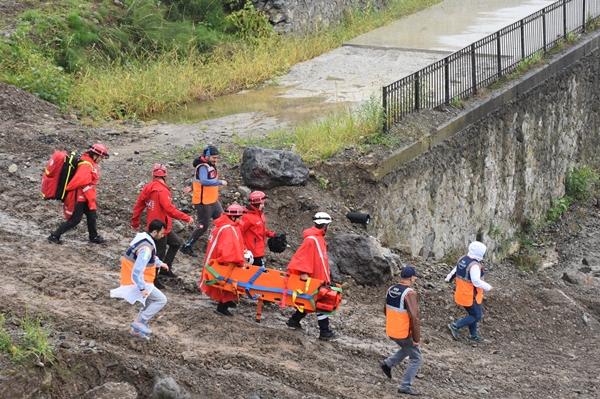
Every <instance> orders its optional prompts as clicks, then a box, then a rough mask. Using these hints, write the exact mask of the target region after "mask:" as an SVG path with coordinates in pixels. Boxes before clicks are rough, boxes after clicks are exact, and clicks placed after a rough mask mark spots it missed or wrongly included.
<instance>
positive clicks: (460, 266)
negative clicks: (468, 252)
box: [454, 256, 485, 306]
mask: <svg viewBox="0 0 600 399" xmlns="http://www.w3.org/2000/svg"><path fill="white" fill-rule="evenodd" d="M475 265H477V266H479V268H480V269H481V280H483V276H484V274H485V273H484V271H483V268H482V267H481V265H480V264H479V261H477V259H473V258H469V257H468V256H463V257H462V258H460V259H459V261H458V263H457V264H456V289H455V291H454V301H455V302H456V303H457V304H459V305H461V306H472V305H473V300H475V301H476V303H477V304H481V301H482V300H483V290H482V289H481V288H477V287H475V286H474V285H473V283H472V282H471V268H472V267H473V266H475Z"/></svg>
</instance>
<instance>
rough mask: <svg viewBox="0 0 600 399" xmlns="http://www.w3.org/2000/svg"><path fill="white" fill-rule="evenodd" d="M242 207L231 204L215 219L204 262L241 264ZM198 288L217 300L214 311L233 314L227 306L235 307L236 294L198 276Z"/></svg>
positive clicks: (243, 261) (242, 251)
mask: <svg viewBox="0 0 600 399" xmlns="http://www.w3.org/2000/svg"><path fill="white" fill-rule="evenodd" d="M244 212H245V211H244V208H243V207H242V206H241V205H238V204H232V205H230V206H229V207H227V209H226V210H225V211H224V212H223V214H221V216H219V218H218V219H217V220H215V228H214V229H213V230H212V231H211V232H210V236H209V237H208V245H207V248H206V256H205V258H204V264H205V265H206V264H208V263H209V262H210V261H211V260H213V259H216V261H217V262H219V263H221V264H227V263H233V264H234V265H235V266H243V265H244V263H245V258H244V241H243V239H242V232H241V231H240V227H239V226H240V220H241V219H242V215H243V214H244ZM200 289H201V290H202V292H204V293H205V294H206V295H208V296H209V297H211V298H212V299H213V300H215V301H217V302H218V303H219V304H218V305H217V310H216V313H217V314H219V315H221V316H233V314H232V313H231V312H230V311H229V308H235V307H236V306H237V305H236V302H235V301H236V300H237V295H236V294H234V293H233V292H228V291H223V290H221V289H219V288H215V287H212V286H210V285H207V284H205V283H204V281H203V280H202V276H200Z"/></svg>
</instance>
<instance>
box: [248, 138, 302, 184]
mask: <svg viewBox="0 0 600 399" xmlns="http://www.w3.org/2000/svg"><path fill="white" fill-rule="evenodd" d="M240 173H241V175H242V179H243V180H244V184H245V185H246V186H248V187H252V188H257V189H270V188H274V187H278V186H303V185H305V184H306V182H307V181H308V168H307V167H306V165H305V164H304V162H302V159H301V158H300V156H299V155H298V154H294V153H293V152H289V151H279V150H269V149H265V148H258V147H249V148H246V149H245V150H244V155H243V156H242V164H241V166H240Z"/></svg>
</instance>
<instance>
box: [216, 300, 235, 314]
mask: <svg viewBox="0 0 600 399" xmlns="http://www.w3.org/2000/svg"><path fill="white" fill-rule="evenodd" d="M228 303H229V302H225V303H219V304H218V305H217V310H216V313H217V314H218V315H220V316H233V313H231V312H230V311H229V310H227V308H228V307H229V306H227V304H228Z"/></svg>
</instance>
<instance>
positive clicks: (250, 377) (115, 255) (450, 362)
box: [0, 83, 600, 399]
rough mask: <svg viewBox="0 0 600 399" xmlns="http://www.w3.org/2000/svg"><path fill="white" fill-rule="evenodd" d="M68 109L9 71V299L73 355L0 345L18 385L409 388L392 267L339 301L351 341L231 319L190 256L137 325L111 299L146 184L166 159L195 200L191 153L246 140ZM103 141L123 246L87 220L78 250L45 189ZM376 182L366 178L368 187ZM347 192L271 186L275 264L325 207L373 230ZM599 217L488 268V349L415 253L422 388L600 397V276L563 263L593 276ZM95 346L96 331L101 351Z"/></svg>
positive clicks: (102, 197)
mask: <svg viewBox="0 0 600 399" xmlns="http://www.w3.org/2000/svg"><path fill="white" fill-rule="evenodd" d="M10 104H12V105H10ZM9 105H10V107H9ZM52 111H53V108H52V107H49V106H48V105H47V104H46V103H44V102H42V101H40V100H38V99H36V98H35V97H32V96H29V95H27V94H26V93H23V92H21V91H19V90H16V89H14V88H10V87H7V86H5V85H3V84H1V83H0V170H2V171H3V173H2V180H1V182H0V258H1V259H2V263H0V270H1V272H2V277H3V278H2V282H0V287H1V289H0V312H2V313H6V314H7V319H8V322H7V326H6V327H7V328H9V329H14V328H15V327H14V324H15V323H16V322H17V320H18V319H19V318H22V317H23V316H24V314H25V310H26V308H29V311H30V312H31V313H33V314H36V312H38V310H39V308H40V306H41V304H42V303H43V308H42V310H41V313H42V314H43V315H44V318H43V320H44V324H45V326H46V328H48V329H49V330H50V331H52V334H53V344H54V345H55V352H56V355H57V357H58V360H57V362H56V364H55V365H54V366H50V365H46V366H45V367H31V368H25V369H23V368H20V367H15V366H13V365H11V364H10V363H9V362H8V360H7V359H6V358H5V357H0V397H1V398H19V397H23V398H25V397H31V398H77V397H80V396H81V395H82V394H84V393H85V392H86V391H88V390H90V389H92V388H94V387H96V386H99V385H102V384H104V383H106V382H111V381H121V382H129V383H130V384H133V385H134V386H135V388H136V390H137V391H138V394H139V396H138V397H140V398H146V397H148V396H149V395H150V393H151V389H152V385H153V382H154V381H155V379H156V378H157V377H160V376H170V377H173V378H174V379H175V380H176V381H177V382H178V383H179V384H180V385H181V386H182V387H184V388H185V389H186V390H187V391H188V392H189V393H190V394H191V397H192V398H236V399H237V398H240V399H241V398H249V397H251V396H253V395H256V396H258V397H260V398H263V399H267V398H378V399H379V398H393V397H397V396H398V394H397V393H396V389H397V385H398V384H399V382H400V380H401V375H402V372H403V371H404V367H405V365H404V364H403V365H401V366H400V367H398V368H396V369H394V370H393V371H392V373H393V375H394V378H393V380H391V381H390V380H388V379H387V378H386V377H385V376H384V374H383V373H382V372H381V370H380V369H379V367H378V362H379V361H380V360H382V359H383V358H384V357H387V356H388V355H390V354H391V353H393V351H395V344H394V343H393V342H391V341H390V340H389V339H387V337H386V335H385V328H384V317H383V315H382V311H381V308H382V301H383V298H384V295H385V290H386V289H387V287H388V286H389V285H391V284H392V283H393V282H394V281H392V280H390V281H387V282H383V283H381V284H380V285H378V286H375V287H360V286H356V284H354V283H353V282H352V280H351V279H346V281H347V282H348V283H349V284H350V288H349V289H348V290H347V291H346V292H345V293H344V299H345V301H344V304H343V306H342V308H341V310H340V312H339V314H338V315H336V316H334V317H332V325H333V328H334V329H336V330H337V331H339V332H340V333H341V338H340V339H338V340H337V341H334V342H321V341H319V340H317V336H318V331H317V323H316V318H315V317H307V319H306V326H307V328H306V329H305V331H291V330H288V329H286V328H285V326H284V322H285V320H286V319H287V318H288V317H289V316H290V315H291V313H293V309H289V308H287V309H283V310H282V309H280V308H279V307H278V306H275V305H268V306H266V308H265V309H264V311H263V322H262V323H260V324H257V323H255V322H254V321H253V316H254V304H253V303H252V302H251V301H249V300H242V303H241V306H239V307H238V309H235V310H234V311H235V317H233V318H223V317H219V316H217V315H216V314H215V313H213V309H214V307H215V304H214V303H213V302H212V301H211V300H210V299H209V298H207V297H206V296H204V295H202V294H201V293H200V292H199V291H198V290H197V288H196V282H197V280H198V278H199V275H200V271H201V265H200V261H199V260H198V259H194V258H189V257H186V256H185V255H182V254H179V255H178V256H177V261H176V262H177V263H176V264H175V269H176V272H177V273H178V274H179V276H180V278H179V279H177V280H168V281H165V284H166V285H167V289H166V290H165V291H164V292H165V294H166V295H167V297H168V300H169V303H168V304H167V306H166V307H165V308H164V309H163V311H161V312H160V313H159V315H158V317H157V318H156V319H155V320H152V321H151V323H150V326H151V328H153V329H154V331H155V334H154V336H153V338H152V339H151V340H150V341H143V340H135V339H133V338H131V337H130V336H129V334H128V328H127V326H128V324H129V323H130V321H131V320H132V318H133V316H134V314H135V313H136V312H137V307H133V306H130V305H129V304H127V303H126V302H125V301H123V300H117V299H111V298H109V290H110V289H111V288H115V287H117V286H118V284H119V262H120V261H119V259H120V256H121V254H122V252H123V251H124V249H125V248H126V246H127V244H128V242H129V241H130V239H131V238H132V236H133V232H132V231H131V230H130V228H129V222H130V217H131V210H132V207H133V203H134V201H135V199H136V197H137V193H138V192H139V189H140V188H141V186H142V185H143V184H144V183H145V182H147V181H148V179H149V178H150V173H149V171H150V169H151V165H152V164H153V163H154V162H156V161H162V162H171V163H172V164H171V165H170V168H169V177H170V180H169V182H170V184H171V185H172V187H173V189H174V195H173V196H174V198H175V201H176V202H177V203H178V204H179V205H180V206H181V207H182V208H183V209H187V210H188V211H189V210H190V206H189V203H187V200H189V197H187V198H186V197H184V196H183V195H182V194H181V189H182V188H183V187H184V185H185V184H186V183H187V182H188V179H189V176H190V175H191V170H192V169H191V165H190V159H187V158H185V157H183V156H182V152H183V149H184V148H185V146H186V145H187V146H188V147H187V148H188V149H189V148H191V146H193V145H194V144H195V143H198V144H200V145H204V144H205V143H206V142H209V141H211V142H215V143H218V144H219V145H220V146H222V147H223V148H227V147H228V146H229V144H227V142H226V140H225V139H223V137H221V136H219V135H218V131H216V132H215V133H213V134H212V135H206V134H205V133H203V132H200V131H199V132H198V133H197V134H196V135H193V136H191V137H190V136H189V135H188V136H180V137H178V136H177V135H176V134H168V135H167V134H161V133H154V134H153V133H152V131H153V130H152V129H145V130H144V132H143V133H141V134H140V133H139V132H140V131H141V129H136V128H135V127H130V126H125V127H124V128H122V129H118V130H112V129H87V128H83V127H80V126H77V125H75V124H72V123H70V122H66V121H64V120H62V119H60V118H56V119H52V116H53V115H52ZM44 115H47V116H44ZM155 130H156V131H160V129H159V128H157V129H155ZM149 132H150V133H149ZM96 141H101V142H103V143H105V144H106V145H107V146H108V147H109V150H110V152H111V153H112V154H113V156H111V158H110V159H109V160H107V161H105V162H103V163H102V164H101V167H102V175H101V181H100V185H99V211H98V212H99V223H98V224H99V230H100V232H101V234H102V235H103V236H104V237H105V238H107V239H108V243H107V245H100V246H98V245H93V244H90V243H88V242H87V232H86V230H85V223H82V224H81V225H80V226H79V227H78V228H77V230H76V231H73V232H69V233H67V234H66V235H65V236H63V239H64V242H65V244H64V245H62V246H57V245H54V244H50V243H48V242H47V241H46V237H47V236H48V234H49V232H50V231H51V230H52V229H54V228H56V226H58V224H59V223H60V222H61V221H62V220H63V219H62V213H61V209H60V204H59V203H56V202H44V201H42V200H41V198H40V195H39V190H38V188H39V185H40V175H41V172H42V170H43V167H44V165H45V162H46V160H47V158H48V156H49V155H50V154H51V152H52V151H53V150H54V149H56V148H68V149H71V148H75V149H79V150H84V149H86V148H87V146H89V145H90V144H91V143H93V142H96ZM134 151H138V152H139V154H135V153H134ZM114 153H118V155H114ZM223 161H224V162H223V163H222V164H221V173H222V175H223V177H224V178H225V179H226V180H228V181H229V182H230V187H228V189H227V190H224V192H223V193H222V196H223V202H224V203H225V204H229V203H231V201H232V200H233V199H234V198H235V183H236V182H238V183H239V180H240V179H239V172H238V167H237V165H235V164H228V163H227V160H226V159H223ZM11 165H16V168H17V169H16V171H14V172H9V168H11ZM10 170H14V167H13V168H11V169H10ZM325 170H327V168H326V167H323V168H322V169H319V168H317V173H319V174H323V175H324V176H326V175H325ZM344 172H345V173H355V171H354V170H350V169H348V170H347V171H344ZM326 177H327V176H326ZM366 189H367V187H361V186H357V187H356V190H357V192H360V191H364V190H366ZM335 193H336V191H335V190H331V189H330V190H323V189H322V188H320V186H319V184H318V183H317V182H316V181H314V180H311V181H310V182H309V184H308V185H307V186H306V187H282V188H278V189H275V190H271V191H270V192H269V193H268V194H269V195H270V197H271V198H272V199H271V200H270V201H269V202H268V203H267V212H266V213H267V220H268V225H269V228H271V229H272V230H276V231H283V232H285V233H287V234H288V236H289V237H290V244H291V246H292V247H291V248H290V250H289V251H286V252H285V253H283V254H281V255H275V254H269V255H268V256H267V261H268V265H269V266H271V267H277V268H284V267H285V265H286V264H287V261H288V260H289V257H290V256H291V255H292V254H293V250H295V249H296V248H297V247H298V245H299V244H300V240H301V232H302V230H303V229H304V228H307V227H309V225H310V216H311V215H312V214H313V213H314V212H315V209H321V210H326V211H328V212H330V213H332V214H333V216H334V218H335V220H336V223H335V225H334V229H333V231H331V232H330V234H331V235H335V234H340V233H345V232H350V231H354V232H357V233H359V234H364V233H365V232H364V230H361V229H357V228H354V227H353V226H352V225H350V224H349V223H348V222H347V221H346V220H345V218H344V214H345V212H346V211H347V208H346V207H345V205H344V204H345V201H346V200H347V199H345V198H342V197H338V196H336V195H335ZM598 217H599V213H598V209H597V208H595V207H592V206H589V207H588V206H585V207H582V208H580V209H575V210H574V211H572V213H570V214H569V215H567V216H566V217H565V218H564V219H563V221H562V222H561V223H560V224H558V225H557V226H552V227H550V228H548V230H547V231H546V232H545V233H544V234H542V235H541V236H540V241H541V239H542V238H544V242H546V243H548V244H545V246H543V247H540V249H541V250H542V251H546V252H547V256H548V257H551V256H552V254H558V261H557V262H556V264H555V265H554V266H552V267H550V268H548V269H546V270H545V271H544V272H541V273H538V274H529V273H523V272H518V271H515V269H514V267H513V266H511V265H509V264H498V265H496V264H494V265H492V264H489V265H486V266H487V275H486V277H488V281H489V282H490V283H491V284H492V285H494V286H495V288H496V291H495V292H493V293H491V294H489V295H487V296H486V299H485V303H484V320H483V323H481V334H482V335H483V336H484V337H485V338H486V341H485V342H483V343H480V344H472V343H470V342H467V341H466V335H464V334H466V333H465V332H464V331H461V333H462V334H463V336H462V338H463V339H462V340H460V341H454V340H452V338H451V336H450V334H449V331H448V329H447V327H446V325H447V324H448V323H449V322H450V321H452V320H454V319H456V318H457V317H459V316H462V315H463V311H462V310H461V309H459V308H458V307H457V306H456V305H455V304H454V302H453V300H452V287H451V286H448V285H446V284H444V282H443V279H444V277H445V275H446V273H447V272H448V271H449V270H450V266H447V265H445V264H441V263H436V262H435V261H429V262H423V261H421V260H418V259H410V258H408V257H405V256H404V257H403V260H404V262H405V263H411V264H414V265H415V266H416V267H417V268H418V269H419V270H421V272H422V274H423V277H422V278H421V279H419V281H418V285H417V290H418V292H419V294H420V300H421V313H422V326H423V334H422V335H423V342H422V351H423V353H424V357H425V360H424V363H423V366H422V368H421V370H420V372H419V375H418V378H417V379H416V380H415V384H414V388H415V389H416V390H419V391H421V392H422V393H423V395H424V397H431V398H462V397H476V396H481V397H490V398H573V397H578V398H596V397H598V396H599V395H600V394H599V393H598V388H599V387H600V377H599V375H600V373H599V371H600V370H599V368H600V351H598V349H597V342H598V338H599V333H598V328H599V323H598V322H597V319H598V318H600V301H599V299H598V293H599V292H598V288H597V287H596V286H592V285H589V286H588V285H570V284H566V283H565V282H564V281H563V280H562V279H561V277H562V274H563V270H566V269H571V268H578V269H579V268H581V267H582V263H581V262H582V258H584V257H586V259H587V262H588V263H589V264H590V266H586V267H587V269H585V271H586V272H589V273H593V271H594V270H595V269H594V268H593V266H599V265H598V262H599V261H598V256H597V255H598V253H597V248H599V246H598V244H599V242H598V241H599V240H600V238H598V234H597V230H598V227H599V226H600V221H599V219H598ZM189 232H190V231H189V230H185V229H184V231H182V232H181V233H180V235H181V237H182V238H184V239H185V238H187V236H188V234H189ZM553 242H555V243H556V245H555V246H554V245H552V243H553ZM204 247H205V240H202V241H201V242H200V243H199V244H197V247H196V248H197V249H196V250H197V251H198V252H202V253H203V252H204ZM589 283H590V284H592V283H593V281H592V280H591V279H589ZM584 313H585V314H587V315H588V316H586V320H588V321H587V323H586V321H584V317H583V316H584ZM13 322H14V323H13ZM90 341H94V342H93V344H94V345H92V346H93V348H92V349H89V345H90Z"/></svg>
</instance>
